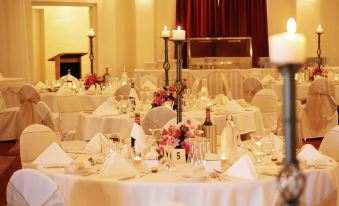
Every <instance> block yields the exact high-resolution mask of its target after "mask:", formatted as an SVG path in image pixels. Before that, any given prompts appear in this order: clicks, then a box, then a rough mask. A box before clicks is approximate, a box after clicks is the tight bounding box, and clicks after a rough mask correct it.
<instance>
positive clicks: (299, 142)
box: [277, 100, 303, 148]
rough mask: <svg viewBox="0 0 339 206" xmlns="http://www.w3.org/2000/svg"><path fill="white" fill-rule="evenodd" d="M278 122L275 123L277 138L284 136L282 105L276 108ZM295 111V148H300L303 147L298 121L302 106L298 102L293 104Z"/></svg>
mask: <svg viewBox="0 0 339 206" xmlns="http://www.w3.org/2000/svg"><path fill="white" fill-rule="evenodd" d="M278 108H279V109H278V122H277V125H278V126H277V134H278V135H279V136H284V126H283V125H284V113H283V108H282V104H279V106H278ZM295 111H296V121H297V123H296V132H297V142H296V144H297V148H301V147H302V146H303V142H302V138H301V131H300V120H301V114H302V104H301V102H300V101H299V100H297V101H296V102H295Z"/></svg>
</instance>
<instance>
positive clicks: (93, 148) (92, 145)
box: [85, 132, 108, 154]
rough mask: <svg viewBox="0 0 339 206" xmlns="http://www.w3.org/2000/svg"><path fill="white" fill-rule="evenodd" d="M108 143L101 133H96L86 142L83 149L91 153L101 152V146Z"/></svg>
mask: <svg viewBox="0 0 339 206" xmlns="http://www.w3.org/2000/svg"><path fill="white" fill-rule="evenodd" d="M107 144H108V140H107V138H106V137H105V136H104V135H103V134H102V133H100V132H99V133H97V134H96V135H94V137H93V138H92V139H91V140H90V141H89V142H88V143H87V144H86V146H85V150H87V151H89V152H90V153H92V154H96V153H101V152H102V146H105V145H107Z"/></svg>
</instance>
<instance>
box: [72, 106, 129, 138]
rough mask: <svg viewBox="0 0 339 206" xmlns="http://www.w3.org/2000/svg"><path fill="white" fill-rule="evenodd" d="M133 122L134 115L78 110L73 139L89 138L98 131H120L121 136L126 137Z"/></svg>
mask: <svg viewBox="0 0 339 206" xmlns="http://www.w3.org/2000/svg"><path fill="white" fill-rule="evenodd" d="M133 123H134V117H129V115H116V116H99V115H93V114H87V113H84V112H80V114H79V118H78V123H77V127H76V131H75V139H78V140H90V139H92V137H94V135H95V134H96V133H98V132H101V133H104V134H106V133H120V134H121V136H122V137H123V138H128V137H130V134H131V130H132V127H133Z"/></svg>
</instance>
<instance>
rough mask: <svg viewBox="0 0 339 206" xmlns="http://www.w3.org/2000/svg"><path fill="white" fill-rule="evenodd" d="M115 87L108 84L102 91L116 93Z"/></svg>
mask: <svg viewBox="0 0 339 206" xmlns="http://www.w3.org/2000/svg"><path fill="white" fill-rule="evenodd" d="M114 92H115V87H114V86H113V85H108V86H107V87H106V88H105V90H104V91H102V94H111V95H114Z"/></svg>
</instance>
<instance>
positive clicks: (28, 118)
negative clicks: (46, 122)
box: [18, 84, 41, 127]
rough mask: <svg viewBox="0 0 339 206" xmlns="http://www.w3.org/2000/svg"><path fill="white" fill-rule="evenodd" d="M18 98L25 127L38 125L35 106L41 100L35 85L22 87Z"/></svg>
mask: <svg viewBox="0 0 339 206" xmlns="http://www.w3.org/2000/svg"><path fill="white" fill-rule="evenodd" d="M18 96H19V102H20V111H21V114H22V118H23V125H24V127H27V126H28V125H30V124H34V123H38V116H37V114H36V111H35V104H36V103H38V102H39V101H40V100H41V98H40V94H39V92H38V91H37V90H36V89H35V88H34V87H33V85H31V84H24V85H22V86H21V87H20V90H19V92H18Z"/></svg>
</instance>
